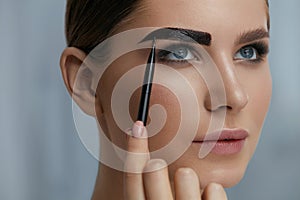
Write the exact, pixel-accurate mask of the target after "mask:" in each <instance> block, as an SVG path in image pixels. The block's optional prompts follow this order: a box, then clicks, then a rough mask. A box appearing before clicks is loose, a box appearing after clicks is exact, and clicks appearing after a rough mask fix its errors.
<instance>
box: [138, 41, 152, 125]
mask: <svg viewBox="0 0 300 200" xmlns="http://www.w3.org/2000/svg"><path fill="white" fill-rule="evenodd" d="M155 48H156V47H155V38H154V39H153V44H152V49H151V52H150V55H149V57H148V62H147V66H146V70H145V74H144V82H143V88H142V94H141V99H140V106H139V113H138V117H137V120H138V121H142V122H143V123H144V126H146V124H147V117H148V109H149V102H150V96H151V89H152V82H153V75H154V68H155Z"/></svg>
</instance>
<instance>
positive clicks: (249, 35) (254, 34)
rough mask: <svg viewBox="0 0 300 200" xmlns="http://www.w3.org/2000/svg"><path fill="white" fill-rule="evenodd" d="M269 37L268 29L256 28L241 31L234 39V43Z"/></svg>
mask: <svg viewBox="0 0 300 200" xmlns="http://www.w3.org/2000/svg"><path fill="white" fill-rule="evenodd" d="M269 37H270V33H269V32H268V31H266V30H265V29H264V28H258V29H255V30H252V31H247V32H244V33H242V34H241V35H240V36H239V37H238V39H237V40H236V41H235V45H240V44H245V43H249V42H253V41H255V40H260V39H264V38H269Z"/></svg>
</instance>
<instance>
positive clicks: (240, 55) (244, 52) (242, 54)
mask: <svg viewBox="0 0 300 200" xmlns="http://www.w3.org/2000/svg"><path fill="white" fill-rule="evenodd" d="M234 58H235V59H237V60H257V59H258V53H257V50H256V49H255V48H254V47H252V46H246V47H243V48H241V49H240V50H239V51H238V52H237V53H236V54H235V57H234Z"/></svg>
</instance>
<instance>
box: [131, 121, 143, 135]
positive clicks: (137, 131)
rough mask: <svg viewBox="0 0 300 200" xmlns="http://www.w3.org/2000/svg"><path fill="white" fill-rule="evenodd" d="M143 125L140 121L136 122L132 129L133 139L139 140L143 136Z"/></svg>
mask: <svg viewBox="0 0 300 200" xmlns="http://www.w3.org/2000/svg"><path fill="white" fill-rule="evenodd" d="M143 132H144V124H143V122H141V121H136V122H135V123H134V125H133V127H132V135H133V137H136V138H140V137H142V136H143Z"/></svg>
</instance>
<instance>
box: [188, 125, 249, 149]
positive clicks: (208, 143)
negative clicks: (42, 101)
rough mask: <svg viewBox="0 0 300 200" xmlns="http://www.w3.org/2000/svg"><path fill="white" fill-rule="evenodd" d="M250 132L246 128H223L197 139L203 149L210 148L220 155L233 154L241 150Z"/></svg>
mask: <svg viewBox="0 0 300 200" xmlns="http://www.w3.org/2000/svg"><path fill="white" fill-rule="evenodd" d="M248 136H249V133H248V132H247V131H246V130H244V129H223V130H221V131H217V132H214V133H211V134H208V135H206V137H205V138H202V139H201V138H200V139H197V140H195V141H194V142H195V143H200V145H201V149H210V150H211V153H214V154H218V155H231V154H237V153H239V152H241V150H242V149H243V147H244V143H245V141H246V139H247V137H248Z"/></svg>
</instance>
